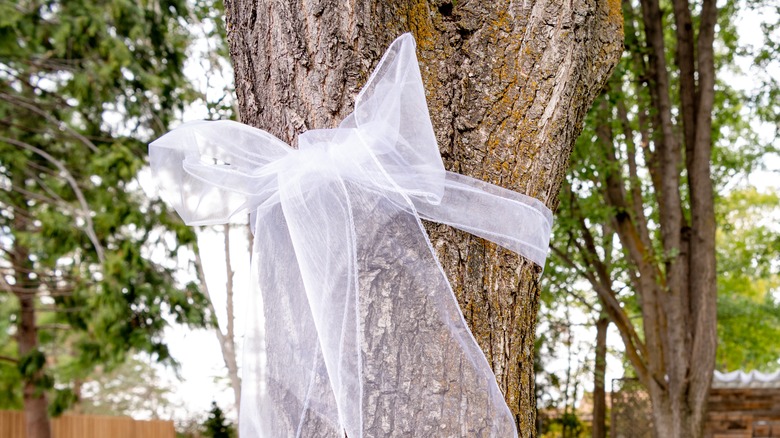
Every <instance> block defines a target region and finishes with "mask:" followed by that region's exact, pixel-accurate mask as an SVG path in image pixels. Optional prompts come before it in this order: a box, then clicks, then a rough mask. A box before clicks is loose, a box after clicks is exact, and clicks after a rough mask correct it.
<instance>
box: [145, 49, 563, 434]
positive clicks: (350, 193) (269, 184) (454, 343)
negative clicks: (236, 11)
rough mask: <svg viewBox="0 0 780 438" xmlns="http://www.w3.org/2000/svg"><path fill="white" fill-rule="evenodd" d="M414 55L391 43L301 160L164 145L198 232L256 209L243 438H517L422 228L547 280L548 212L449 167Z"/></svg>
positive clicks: (224, 130) (253, 149)
mask: <svg viewBox="0 0 780 438" xmlns="http://www.w3.org/2000/svg"><path fill="white" fill-rule="evenodd" d="M414 51H415V45H414V40H413V38H412V37H411V35H409V34H405V35H403V36H401V37H400V38H398V39H397V40H396V41H395V42H393V44H392V45H391V46H390V48H389V49H388V51H387V53H386V54H385V55H384V57H383V58H382V60H381V61H380V62H379V64H378V66H377V67H376V70H375V71H374V72H373V74H372V75H371V77H370V78H369V80H368V83H367V84H366V85H365V86H364V88H363V89H362V91H361V92H360V94H359V95H358V97H357V99H356V101H355V110H354V112H353V113H352V114H350V115H349V116H348V117H347V118H346V119H344V121H343V122H342V123H341V124H340V125H339V127H338V128H336V129H318V130H310V131H307V132H304V133H303V134H301V135H300V136H299V149H297V150H296V149H292V148H290V147H289V146H288V145H287V144H285V143H283V142H282V141H280V140H279V139H277V138H276V137H274V136H272V135H270V134H268V133H267V132H264V131H261V130H258V129H254V128H251V127H249V126H245V125H242V124H239V123H235V122H229V121H221V122H195V123H187V124H184V125H182V126H181V127H179V128H178V129H175V130H174V131H172V132H170V133H168V134H166V135H164V136H163V137H161V138H160V139H158V140H156V141H155V142H153V143H152V144H151V145H150V148H149V154H150V158H151V164H152V169H153V172H154V176H155V178H156V181H157V183H158V186H159V187H160V189H161V193H162V196H163V198H164V199H165V200H166V201H168V202H169V203H171V204H172V205H173V206H174V207H175V208H176V211H177V212H178V213H179V214H180V215H181V217H182V218H183V219H184V221H185V222H186V223H187V224H190V225H206V224H221V223H225V222H226V221H228V220H229V219H230V218H231V217H232V216H234V215H239V214H246V213H247V212H249V213H251V222H252V225H253V227H254V228H253V230H254V244H253V255H252V276H253V279H252V287H253V288H255V289H256V290H254V291H253V293H252V294H251V296H250V298H249V302H250V305H249V308H248V309H247V312H248V315H247V316H248V321H249V322H248V326H247V334H246V337H245V339H244V352H243V358H244V359H243V367H242V380H243V381H242V386H241V390H242V396H241V412H240V416H239V425H240V426H239V427H240V432H241V436H242V437H255V436H263V437H273V438H277V437H288V436H289V437H293V436H294V437H313V436H316V437H338V438H343V437H344V435H345V433H346V434H347V436H349V437H350V438H357V437H379V436H417V437H430V436H452V437H465V436H469V437H472V436H485V437H487V436H494V437H511V436H516V435H517V432H516V429H515V422H514V418H513V416H512V414H511V412H510V410H509V408H508V407H507V405H506V403H505V401H504V398H503V397H502V394H501V392H500V391H499V389H498V386H497V384H496V380H495V376H494V374H493V372H492V370H491V368H490V365H489V364H488V362H487V360H486V359H485V356H484V354H483V353H482V351H481V350H480V349H479V346H478V345H477V343H476V341H475V340H474V338H473V336H472V334H471V332H470V331H469V329H468V327H467V325H466V322H465V321H464V319H463V315H462V313H461V312H460V309H459V307H458V303H457V301H456V299H455V296H454V294H453V291H452V288H451V286H450V284H449V282H448V281H447V278H446V277H445V275H444V272H443V271H442V269H441V267H440V266H439V264H438V262H437V260H436V257H435V255H434V250H433V248H432V246H431V243H430V242H429V240H428V237H427V234H426V232H425V229H424V228H423V225H422V223H421V221H420V220H421V219H426V220H430V221H434V222H439V223H443V224H448V225H451V226H454V227H457V228H460V229H462V230H465V231H467V232H469V233H473V234H475V235H477V236H480V237H482V238H485V239H487V240H490V241H493V242H495V243H497V244H498V245H501V246H503V247H505V248H508V249H510V250H512V251H515V252H517V253H519V254H521V255H523V256H524V257H527V258H528V259H530V260H532V261H534V262H536V263H538V264H539V265H541V266H543V265H544V261H545V257H546V255H547V246H548V242H549V238H550V230H551V224H552V214H551V212H550V210H548V209H547V208H546V207H545V206H544V205H543V204H542V203H541V202H540V201H538V200H536V199H533V198H530V197H528V196H524V195H521V194H518V193H515V192H512V191H509V190H505V189H503V188H500V187H497V186H494V185H492V184H488V183H485V182H482V181H479V180H476V179H473V178H470V177H466V176H463V175H458V174H455V173H452V172H447V171H445V170H444V166H443V164H442V161H441V157H440V155H439V151H438V148H437V144H436V139H435V137H434V133H433V128H432V126H431V122H430V117H429V114H428V108H427V105H426V101H425V93H424V90H423V85H422V80H421V77H420V70H419V67H418V65H417V58H416V57H415V52H414Z"/></svg>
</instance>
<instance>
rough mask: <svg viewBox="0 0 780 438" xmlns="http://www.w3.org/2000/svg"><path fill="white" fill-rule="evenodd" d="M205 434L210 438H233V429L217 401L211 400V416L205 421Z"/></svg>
mask: <svg viewBox="0 0 780 438" xmlns="http://www.w3.org/2000/svg"><path fill="white" fill-rule="evenodd" d="M203 428H204V429H205V436H207V437H210V438H232V437H233V436H234V433H233V429H232V428H231V426H230V424H229V423H228V421H227V419H226V418H225V414H224V413H223V412H222V409H220V408H219V406H217V402H211V410H210V411H209V417H208V418H207V419H206V421H205V422H204V423H203Z"/></svg>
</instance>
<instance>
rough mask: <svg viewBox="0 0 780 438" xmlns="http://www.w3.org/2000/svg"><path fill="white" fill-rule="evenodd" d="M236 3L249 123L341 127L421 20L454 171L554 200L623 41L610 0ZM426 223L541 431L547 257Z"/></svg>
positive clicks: (503, 378) (426, 70)
mask: <svg viewBox="0 0 780 438" xmlns="http://www.w3.org/2000/svg"><path fill="white" fill-rule="evenodd" d="M226 11H227V24H228V42H229V45H230V54H231V57H232V59H233V63H234V67H235V74H236V81H235V82H236V92H237V96H238V102H239V107H240V115H241V121H242V122H244V123H247V124H249V125H252V126H256V127H259V128H262V129H265V130H267V131H269V132H271V133H272V134H274V135H276V136H278V137H279V138H281V139H283V140H285V141H289V142H295V139H296V136H297V135H298V134H300V133H301V132H303V131H305V130H307V129H312V128H332V127H335V126H336V125H337V124H338V122H340V121H341V120H342V119H343V118H344V117H345V116H346V115H347V114H348V113H349V112H350V111H351V109H352V104H353V102H354V98H355V95H356V93H357V92H358V90H359V89H360V87H361V86H362V85H363V84H364V83H365V81H366V79H367V77H368V74H369V72H370V71H371V68H372V67H373V66H374V65H375V64H376V62H377V61H378V60H379V57H380V56H381V54H382V53H383V52H384V50H385V48H387V46H388V45H389V44H390V42H391V41H392V40H393V39H395V38H396V37H397V36H398V35H400V34H401V33H403V32H406V31H411V32H412V33H413V34H414V36H415V38H416V40H417V45H418V47H417V53H418V58H419V59H420V64H421V70H422V75H423V81H424V83H425V88H426V93H427V98H428V106H429V109H430V113H431V118H432V121H433V125H434V130H435V132H436V136H437V140H438V142H439V148H440V151H441V153H442V156H443V158H444V161H445V166H446V167H447V168H448V170H452V171H455V172H458V173H462V174H466V175H470V176H473V177H476V178H480V179H483V180H486V181H488V182H491V183H494V184H498V185H501V186H503V187H506V188H509V189H512V190H516V191H519V192H521V193H525V194H528V195H529V196H534V197H537V198H539V199H541V200H542V201H544V202H545V203H546V204H547V205H548V206H549V207H551V208H555V206H556V205H557V194H558V190H559V188H560V185H561V182H562V179H563V177H564V174H565V170H566V167H567V165H568V158H569V155H570V152H571V149H572V147H573V145H574V140H575V139H576V137H577V135H578V134H579V132H580V129H581V124H582V120H583V117H584V115H585V113H586V112H587V110H588V108H589V107H590V105H591V103H592V101H593V99H594V97H595V96H596V95H597V93H598V91H599V90H600V89H601V87H602V85H603V84H604V82H605V81H606V80H607V78H608V77H609V75H610V73H611V71H612V69H613V67H614V65H615V64H616V62H617V60H618V59H619V56H620V53H621V49H622V14H621V10H620V4H619V2H617V1H614V0H610V1H605V2H600V1H595V0H575V1H574V2H563V1H556V0H547V1H536V2H519V1H518V2H514V1H499V2H477V1H458V2H446V1H427V2H426V1H411V0H407V1H399V0H395V1H388V2H369V1H351V2H337V1H334V0H324V1H321V2H304V1H292V2H289V1H280V0H264V1H261V2H253V1H248V0H229V1H226ZM428 229H429V232H430V237H431V242H432V244H433V246H434V248H436V250H437V252H438V255H439V259H440V261H441V263H442V265H443V267H444V270H445V272H446V274H447V277H448V278H449V279H450V281H451V282H452V286H453V289H454V291H455V293H456V295H457V298H458V301H459V303H460V305H461V309H462V311H463V313H464V316H465V318H466V321H467V322H468V323H469V326H470V328H471V330H472V332H473V334H474V336H475V338H476V339H477V342H478V343H479V345H480V347H481V348H482V350H483V351H484V352H485V355H486V357H487V359H488V361H489V363H490V364H491V365H492V367H493V370H494V372H495V374H496V377H497V379H498V383H499V387H500V388H501V390H502V391H504V394H505V397H506V400H507V403H508V404H509V407H510V409H511V410H512V412H513V413H514V415H515V417H516V421H517V424H518V426H519V433H520V435H521V436H532V435H533V434H534V424H535V415H536V411H535V398H534V390H533V365H532V364H533V361H532V355H533V341H534V331H535V326H536V312H537V303H538V293H539V287H538V276H539V273H540V269H538V268H537V267H535V266H534V265H533V264H532V263H531V262H528V261H526V260H523V259H521V258H520V257H518V256H516V255H514V254H512V253H509V252H508V251H505V250H503V249H501V248H498V247H496V246H495V245H492V244H488V243H486V242H485V241H483V240H481V239H479V238H476V237H473V236H470V235H467V234H465V233H461V232H458V231H455V230H452V229H450V228H448V227H446V226H442V225H430V226H429V227H428ZM399 366H400V365H399Z"/></svg>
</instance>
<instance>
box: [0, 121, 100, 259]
mask: <svg viewBox="0 0 780 438" xmlns="http://www.w3.org/2000/svg"><path fill="white" fill-rule="evenodd" d="M0 141H4V142H6V143H9V144H12V145H14V146H17V147H20V148H22V149H27V150H29V151H31V152H34V153H35V154H38V155H39V156H41V157H43V158H44V159H45V160H46V161H49V162H50V163H52V164H53V165H54V166H56V167H57V169H59V170H60V172H61V174H62V177H63V178H65V180H66V181H67V182H68V185H69V186H70V188H71V189H72V190H73V192H74V193H75V195H76V198H77V199H78V201H79V204H80V205H81V209H82V214H81V216H82V218H83V219H84V222H85V223H86V227H85V230H84V232H85V233H87V237H89V240H90V241H91V242H92V245H93V246H94V247H95V252H96V253H97V256H98V260H99V261H100V263H101V265H102V264H103V263H104V262H105V255H104V252H103V246H102V245H101V244H100V240H99V239H98V237H97V233H95V227H94V224H93V223H92V216H91V215H90V208H89V204H88V203H87V199H86V197H85V196H84V192H82V191H81V188H79V185H78V183H77V182H76V179H75V178H73V175H72V174H71V173H70V171H69V170H68V168H67V167H66V166H65V164H64V163H63V162H62V161H60V160H58V159H56V158H54V157H53V156H51V155H50V154H49V153H48V152H46V151H44V150H42V149H39V148H37V147H35V146H33V145H31V144H29V143H25V142H23V141H19V140H16V139H13V138H8V137H3V136H0Z"/></svg>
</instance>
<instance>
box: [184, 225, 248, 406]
mask: <svg viewBox="0 0 780 438" xmlns="http://www.w3.org/2000/svg"><path fill="white" fill-rule="evenodd" d="M221 233H222V234H223V238H224V240H223V242H224V245H225V246H224V248H225V274H226V281H225V316H226V324H225V331H224V332H223V331H222V328H220V326H219V321H218V320H217V315H216V309H215V308H214V298H213V297H212V295H211V292H210V290H209V287H208V284H207V283H206V274H205V272H204V267H203V259H202V257H201V256H200V249H198V252H197V253H196V255H195V265H196V267H197V270H198V279H199V280H200V289H201V292H202V293H203V294H204V295H205V296H206V298H208V308H209V311H210V312H211V315H212V317H213V318H214V327H213V328H214V334H216V335H217V342H219V348H220V351H221V352H222V360H223V361H224V362H225V368H227V372H228V378H229V379H230V387H231V389H232V390H233V402H234V403H235V408H236V412H239V410H240V409H241V379H240V378H239V376H238V358H237V357H236V342H235V339H236V337H235V330H234V323H235V309H234V304H233V276H234V275H235V272H234V271H233V267H232V264H231V258H230V224H225V225H224V226H223V227H222V230H221Z"/></svg>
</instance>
